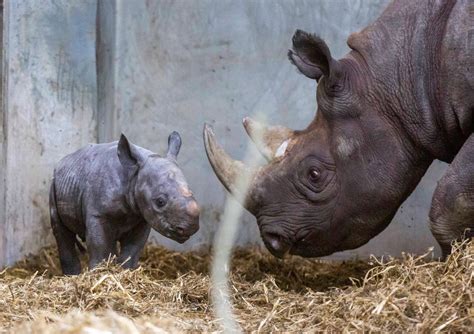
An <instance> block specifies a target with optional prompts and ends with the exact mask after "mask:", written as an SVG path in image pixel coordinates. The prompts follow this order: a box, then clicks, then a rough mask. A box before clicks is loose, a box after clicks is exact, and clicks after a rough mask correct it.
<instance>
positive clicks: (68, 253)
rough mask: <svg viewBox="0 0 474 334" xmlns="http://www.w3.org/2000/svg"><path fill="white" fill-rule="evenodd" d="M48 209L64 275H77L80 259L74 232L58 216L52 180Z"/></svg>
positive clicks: (79, 269) (79, 270)
mask: <svg viewBox="0 0 474 334" xmlns="http://www.w3.org/2000/svg"><path fill="white" fill-rule="evenodd" d="M49 211H50V215H51V227H52V229H53V235H54V238H55V239H56V243H57V245H58V253H59V261H60V262H61V269H62V271H63V274H64V275H78V274H80V273H81V261H80V260H79V257H78V255H77V252H76V234H75V233H73V232H71V231H70V230H69V229H68V228H67V227H66V226H64V224H63V223H62V221H61V219H60V218H59V214H58V210H57V206H56V195H55V187H54V180H53V184H52V185H51V190H50V192H49Z"/></svg>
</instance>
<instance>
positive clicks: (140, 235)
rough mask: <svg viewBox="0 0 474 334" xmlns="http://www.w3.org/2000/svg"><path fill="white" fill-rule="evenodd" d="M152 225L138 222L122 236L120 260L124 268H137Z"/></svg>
mask: <svg viewBox="0 0 474 334" xmlns="http://www.w3.org/2000/svg"><path fill="white" fill-rule="evenodd" d="M150 230H151V227H150V225H149V224H147V223H146V222H143V223H141V224H138V225H137V226H135V227H134V228H133V229H131V230H130V231H128V232H127V233H126V234H125V235H124V236H122V238H120V256H119V258H118V262H119V263H120V264H122V267H123V268H126V269H135V268H136V267H137V266H138V259H139V257H140V253H141V251H142V249H143V247H145V243H146V241H147V239H148V235H149V234H150Z"/></svg>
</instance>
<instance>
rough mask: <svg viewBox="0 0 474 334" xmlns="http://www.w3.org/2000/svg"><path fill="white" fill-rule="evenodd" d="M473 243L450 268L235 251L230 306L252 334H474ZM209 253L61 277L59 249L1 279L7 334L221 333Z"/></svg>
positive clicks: (412, 261)
mask: <svg viewBox="0 0 474 334" xmlns="http://www.w3.org/2000/svg"><path fill="white" fill-rule="evenodd" d="M473 259H474V243H472V242H471V243H467V242H465V243H464V245H463V246H462V247H461V245H458V246H457V247H456V250H455V251H454V253H453V254H452V255H451V256H450V257H449V259H448V260H447V261H446V262H438V261H434V260H433V259H431V254H430V253H427V254H426V255H424V256H418V257H415V256H410V255H406V256H404V257H403V259H401V260H396V259H389V260H387V261H384V262H381V261H378V260H375V259H373V261H372V262H371V263H367V262H362V261H355V262H354V261H353V262H345V263H328V262H322V261H318V260H308V259H302V258H296V257H293V258H289V259H286V260H284V261H281V260H278V259H275V258H273V257H272V256H271V255H268V254H266V253H261V252H259V251H256V250H246V251H243V250H240V251H237V252H236V253H235V255H234V259H233V269H232V274H231V288H232V293H233V295H232V302H233V308H234V312H235V314H236V316H237V320H238V322H239V323H240V325H241V326H242V329H243V330H244V331H246V332H249V331H258V332H269V331H293V332H301V331H319V330H327V331H336V332H341V331H379V332H389V331H398V332H400V331H464V332H468V331H471V330H472V328H473V327H472V326H473V324H472V318H473V317H474V308H473V277H474V274H473V272H474V270H473V269H474V261H473ZM210 261H211V259H210V256H208V255H205V254H195V253H188V254H180V253H175V252H169V251H166V250H165V249H163V248H159V247H153V246H149V247H147V249H146V251H145V254H144V256H143V259H142V262H141V267H140V268H139V269H137V270H135V271H127V270H122V269H120V268H117V267H116V266H114V265H112V264H110V263H109V264H105V265H104V266H102V267H100V268H97V269H95V270H93V271H90V272H86V273H83V274H81V275H79V276H76V277H63V276H59V273H60V270H59V264H58V262H57V254H56V252H55V250H54V249H51V248H49V249H45V250H44V251H42V252H41V254H40V255H39V256H37V257H34V258H30V259H27V260H25V261H23V262H21V263H19V264H18V265H17V266H15V267H13V268H9V269H6V270H4V271H2V272H1V273H0V323H1V326H2V327H1V329H0V331H1V332H29V333H106V332H107V333H110V332H113V333H115V332H121V333H162V332H183V331H190V332H203V331H204V332H209V331H218V330H220V327H219V322H218V321H217V320H216V319H215V317H214V314H213V312H212V305H211V302H210V298H209V295H210V287H209V275H208V268H209V264H210Z"/></svg>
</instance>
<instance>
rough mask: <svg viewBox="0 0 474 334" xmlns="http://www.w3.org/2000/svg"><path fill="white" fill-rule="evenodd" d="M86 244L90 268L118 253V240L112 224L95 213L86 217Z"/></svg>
mask: <svg viewBox="0 0 474 334" xmlns="http://www.w3.org/2000/svg"><path fill="white" fill-rule="evenodd" d="M86 245H87V252H88V253H89V269H93V268H95V267H96V266H97V265H98V264H99V263H101V262H102V261H104V260H107V259H108V258H109V257H112V256H114V255H117V242H116V240H115V239H114V233H113V231H111V228H110V225H109V224H108V222H107V221H106V220H105V219H103V218H100V217H97V216H94V215H88V216H87V218H86Z"/></svg>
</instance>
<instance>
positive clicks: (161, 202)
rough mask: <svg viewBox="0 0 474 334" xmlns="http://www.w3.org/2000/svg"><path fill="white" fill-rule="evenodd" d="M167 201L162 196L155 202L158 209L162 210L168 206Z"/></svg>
mask: <svg viewBox="0 0 474 334" xmlns="http://www.w3.org/2000/svg"><path fill="white" fill-rule="evenodd" d="M166 202H167V199H166V196H160V197H158V198H157V199H156V200H155V204H156V206H157V207H159V208H162V207H164V206H165V205H166Z"/></svg>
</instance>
